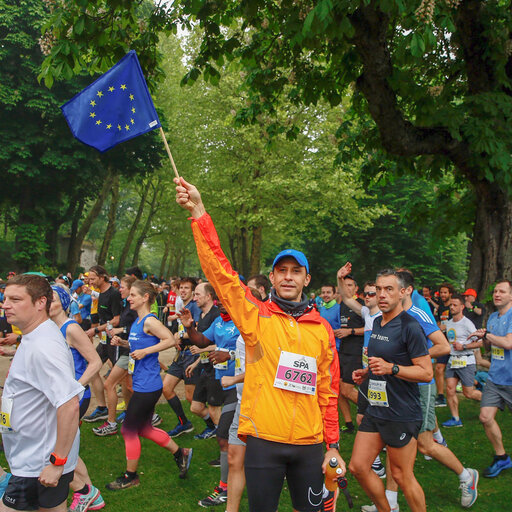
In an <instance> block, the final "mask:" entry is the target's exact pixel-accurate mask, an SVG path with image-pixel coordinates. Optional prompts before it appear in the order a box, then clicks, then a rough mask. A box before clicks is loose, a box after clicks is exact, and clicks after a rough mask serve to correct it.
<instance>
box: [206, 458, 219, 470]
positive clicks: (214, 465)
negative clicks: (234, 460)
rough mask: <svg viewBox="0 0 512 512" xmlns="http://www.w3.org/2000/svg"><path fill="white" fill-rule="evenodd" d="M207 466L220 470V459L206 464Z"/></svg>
mask: <svg viewBox="0 0 512 512" xmlns="http://www.w3.org/2000/svg"><path fill="white" fill-rule="evenodd" d="M208 466H211V467H212V468H220V459H213V460H211V461H210V462H208Z"/></svg>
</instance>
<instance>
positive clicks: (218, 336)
mask: <svg viewBox="0 0 512 512" xmlns="http://www.w3.org/2000/svg"><path fill="white" fill-rule="evenodd" d="M203 336H204V337H205V338H207V339H209V340H210V341H211V342H212V343H215V345H216V346H217V348H225V349H227V350H235V349H236V340H237V338H238V336H240V332H239V330H238V329H237V328H236V325H235V324H234V323H233V320H230V321H229V322H225V321H224V320H222V317H220V316H218V317H217V318H216V319H215V320H214V321H213V322H212V324H211V325H210V327H208V329H206V331H204V332H203ZM226 363H227V364H225V363H224V365H223V367H222V369H221V368H219V367H218V365H215V366H214V368H215V378H216V379H217V380H220V379H222V377H224V376H228V377H232V376H233V375H235V361H231V360H230V359H228V360H227V361H226ZM235 387H236V386H235V385H233V386H229V387H227V388H224V389H233V388H235Z"/></svg>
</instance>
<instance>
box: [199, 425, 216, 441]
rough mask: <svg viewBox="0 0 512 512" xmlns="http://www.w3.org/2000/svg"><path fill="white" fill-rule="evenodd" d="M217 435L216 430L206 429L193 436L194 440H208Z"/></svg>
mask: <svg viewBox="0 0 512 512" xmlns="http://www.w3.org/2000/svg"><path fill="white" fill-rule="evenodd" d="M216 434H217V429H216V428H215V427H214V428H211V427H206V428H205V429H204V430H203V431H202V432H201V433H200V434H196V435H195V436H194V439H210V437H213V436H215V435H216Z"/></svg>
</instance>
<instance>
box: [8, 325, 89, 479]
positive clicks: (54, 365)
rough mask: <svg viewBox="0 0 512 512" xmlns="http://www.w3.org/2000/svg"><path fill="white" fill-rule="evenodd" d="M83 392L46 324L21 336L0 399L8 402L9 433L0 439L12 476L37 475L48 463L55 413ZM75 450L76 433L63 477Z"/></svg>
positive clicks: (56, 334) (53, 328) (57, 335)
mask: <svg viewBox="0 0 512 512" xmlns="http://www.w3.org/2000/svg"><path fill="white" fill-rule="evenodd" d="M83 391H84V387H83V386H82V385H81V384H80V383H79V382H77V381H76V380H75V370H74V366H73V356H72V355H71V350H70V349H69V346H68V344H67V343H66V340H65V339H64V338H63V336H62V334H61V332H60V329H59V328H58V327H57V325H56V324H55V323H54V322H53V321H52V320H47V321H45V322H43V323H42V324H41V325H39V326H38V327H36V328H35V329H34V330H33V331H32V332H31V333H29V334H26V335H25V334H24V335H23V340H22V342H21V343H20V346H19V347H18V350H17V351H16V354H15V355H14V359H13V360H12V364H11V368H10V370H9V374H8V376H7V380H6V381H5V387H4V392H3V397H5V398H8V399H12V411H11V427H12V429H13V430H14V432H9V433H5V434H3V435H2V437H3V443H4V450H5V456H6V458H7V462H8V464H9V466H10V468H11V472H12V474H13V475H16V476H21V477H37V476H39V475H40V474H41V471H42V470H43V468H44V467H45V466H47V465H48V464H49V463H50V454H51V453H52V451H53V450H54V449H55V443H56V441H57V409H58V408H59V407H60V406H61V405H63V404H65V403H66V402H68V401H69V400H71V399H72V398H73V397H74V396H77V395H79V398H80V396H81V395H82V393H83ZM77 426H78V425H77ZM79 446H80V432H79V430H78V429H77V433H76V436H75V440H74V442H73V446H72V448H71V450H70V452H69V454H68V460H67V462H66V465H65V466H64V473H69V472H70V471H72V470H74V469H75V466H76V461H77V458H78V449H79ZM58 455H61V456H62V454H58Z"/></svg>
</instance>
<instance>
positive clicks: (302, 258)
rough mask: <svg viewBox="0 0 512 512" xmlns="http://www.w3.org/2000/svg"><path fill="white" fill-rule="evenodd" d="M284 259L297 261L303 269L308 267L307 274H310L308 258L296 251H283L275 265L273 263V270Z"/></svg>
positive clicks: (275, 259) (276, 259)
mask: <svg viewBox="0 0 512 512" xmlns="http://www.w3.org/2000/svg"><path fill="white" fill-rule="evenodd" d="M283 258H293V259H295V260H296V261H297V263H298V264H299V265H300V266H301V267H306V272H307V273H308V274H309V263H308V259H307V258H306V256H305V254H304V253H303V252H300V251H297V250H295V249H285V250H284V251H281V252H280V253H279V254H278V255H277V256H276V257H275V258H274V263H272V270H274V267H275V266H276V265H277V263H278V262H279V261H280V260H282V259H283Z"/></svg>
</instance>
